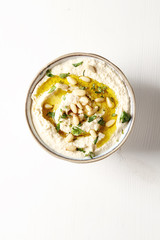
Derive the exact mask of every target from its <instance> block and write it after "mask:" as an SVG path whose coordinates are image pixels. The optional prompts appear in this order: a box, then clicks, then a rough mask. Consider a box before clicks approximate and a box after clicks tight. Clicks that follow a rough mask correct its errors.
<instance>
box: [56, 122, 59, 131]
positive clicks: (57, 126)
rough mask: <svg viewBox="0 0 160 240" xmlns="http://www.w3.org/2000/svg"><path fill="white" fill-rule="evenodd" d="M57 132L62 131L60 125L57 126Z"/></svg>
mask: <svg viewBox="0 0 160 240" xmlns="http://www.w3.org/2000/svg"><path fill="white" fill-rule="evenodd" d="M56 130H57V132H59V130H60V123H58V124H57V125H56Z"/></svg>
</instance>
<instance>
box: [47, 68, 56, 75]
mask: <svg viewBox="0 0 160 240" xmlns="http://www.w3.org/2000/svg"><path fill="white" fill-rule="evenodd" d="M46 75H47V77H54V76H55V75H53V74H52V73H51V69H48V70H47V71H46Z"/></svg>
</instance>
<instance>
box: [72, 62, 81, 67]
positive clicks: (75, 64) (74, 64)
mask: <svg viewBox="0 0 160 240" xmlns="http://www.w3.org/2000/svg"><path fill="white" fill-rule="evenodd" d="M82 64H83V61H82V62H79V63H73V64H72V65H73V66H74V67H78V66H80V65H82Z"/></svg>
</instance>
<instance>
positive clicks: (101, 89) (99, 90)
mask: <svg viewBox="0 0 160 240" xmlns="http://www.w3.org/2000/svg"><path fill="white" fill-rule="evenodd" d="M106 88H107V87H105V86H101V87H98V88H97V90H96V91H95V93H104V91H105V90H106Z"/></svg>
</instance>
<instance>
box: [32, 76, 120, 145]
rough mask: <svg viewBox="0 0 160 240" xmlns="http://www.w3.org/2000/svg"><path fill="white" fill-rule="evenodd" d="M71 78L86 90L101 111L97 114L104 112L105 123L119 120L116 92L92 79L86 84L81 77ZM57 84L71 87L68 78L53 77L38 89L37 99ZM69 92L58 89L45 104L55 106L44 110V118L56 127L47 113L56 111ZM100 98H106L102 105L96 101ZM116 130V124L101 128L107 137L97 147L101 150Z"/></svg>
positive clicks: (100, 130)
mask: <svg viewBox="0 0 160 240" xmlns="http://www.w3.org/2000/svg"><path fill="white" fill-rule="evenodd" d="M70 77H73V78H74V79H75V80H76V81H77V84H76V86H78V87H79V88H80V89H86V91H87V94H88V95H89V96H90V99H91V101H92V105H93V106H99V110H98V112H97V113H102V111H104V112H105V113H104V115H103V120H104V121H105V122H107V121H109V120H111V119H115V120H116V119H117V115H116V114H115V109H116V107H117V104H118V101H117V98H116V95H115V93H114V91H113V90H112V89H110V88H109V87H108V86H107V85H105V84H102V83H100V82H98V81H96V80H94V79H91V78H90V80H91V81H90V82H89V83H88V82H84V81H83V80H81V79H80V77H79V76H76V75H72V74H71V75H70ZM56 83H64V84H67V85H69V83H68V81H67V78H63V79H62V78H60V77H59V76H57V75H54V76H53V77H49V78H48V79H47V80H46V81H45V82H44V83H43V84H42V85H41V86H40V87H39V88H38V89H37V93H36V97H37V98H38V97H39V96H41V95H42V94H43V93H44V92H46V91H49V90H50V89H51V87H53V86H54V85H55V84H56ZM67 92H71V91H64V90H62V89H58V90H56V91H55V92H52V93H51V94H50V95H49V96H48V98H47V99H46V100H45V102H44V104H45V103H48V104H50V105H52V106H53V109H51V110H47V109H45V108H43V117H44V118H45V119H47V120H49V121H50V122H51V123H52V124H53V125H54V126H55V122H54V119H52V118H51V117H49V116H47V113H48V112H49V111H56V110H57V108H58V106H59V104H60V103H61V101H62V97H63V96H64V95H65V94H66V93H67ZM100 97H104V99H105V100H104V102H102V103H96V102H95V101H94V100H95V99H96V98H100ZM106 97H109V98H110V99H111V100H112V101H113V102H114V107H113V108H109V107H108V105H107V103H106ZM85 121H88V119H86V120H85ZM115 130H116V124H114V125H113V126H112V127H110V128H107V127H106V126H100V129H99V132H101V133H103V134H104V135H105V137H104V138H103V139H102V140H100V141H98V143H97V144H96V147H97V148H99V147H101V146H103V144H105V143H106V142H107V141H108V140H109V139H110V138H111V136H112V135H113V133H114V132H115ZM59 134H60V135H61V136H62V137H66V133H64V132H62V131H59ZM82 135H83V137H84V136H88V135H89V133H86V134H82ZM80 137H82V136H78V137H76V138H75V139H78V138H80Z"/></svg>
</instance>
